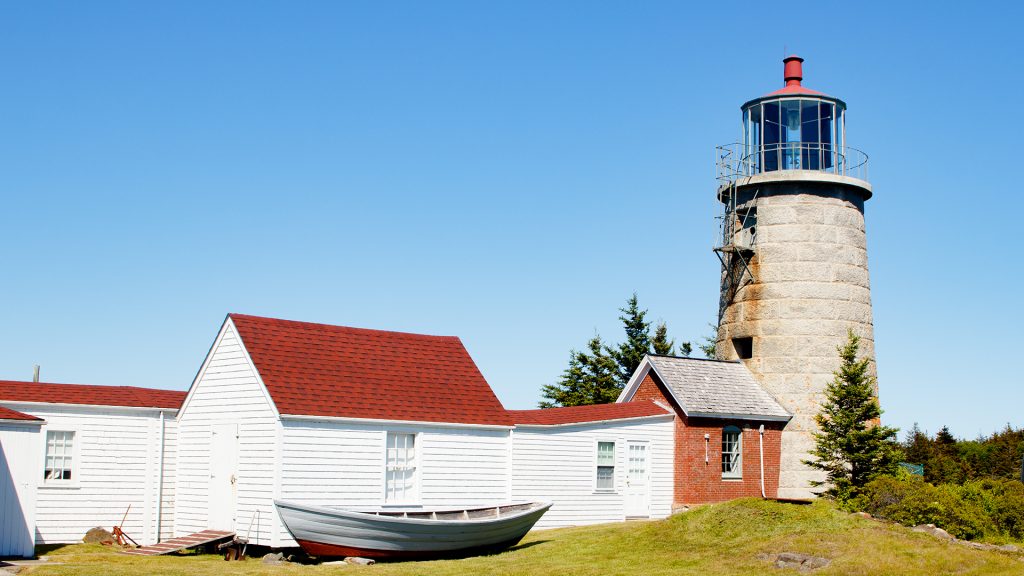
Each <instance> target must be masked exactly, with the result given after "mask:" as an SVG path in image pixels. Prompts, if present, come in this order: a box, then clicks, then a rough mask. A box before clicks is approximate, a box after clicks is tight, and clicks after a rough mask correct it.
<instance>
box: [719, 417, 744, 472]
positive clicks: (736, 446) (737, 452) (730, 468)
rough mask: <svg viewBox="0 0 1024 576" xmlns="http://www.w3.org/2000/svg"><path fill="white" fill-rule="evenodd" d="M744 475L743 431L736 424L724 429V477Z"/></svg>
mask: <svg viewBox="0 0 1024 576" xmlns="http://www.w3.org/2000/svg"><path fill="white" fill-rule="evenodd" d="M742 477H743V431H742V430H740V429H739V428H737V427H735V426H726V427H725V428H724V429H723V430H722V478H742Z"/></svg>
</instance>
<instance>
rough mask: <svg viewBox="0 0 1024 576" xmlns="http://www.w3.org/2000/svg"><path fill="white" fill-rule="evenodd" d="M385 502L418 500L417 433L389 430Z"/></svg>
mask: <svg viewBox="0 0 1024 576" xmlns="http://www.w3.org/2000/svg"><path fill="white" fill-rule="evenodd" d="M386 460H387V464H386V471H385V481H384V502H385V503H389V504H390V503H405V502H415V501H416V435H415V434H405V433H399V432H388V437H387V458H386Z"/></svg>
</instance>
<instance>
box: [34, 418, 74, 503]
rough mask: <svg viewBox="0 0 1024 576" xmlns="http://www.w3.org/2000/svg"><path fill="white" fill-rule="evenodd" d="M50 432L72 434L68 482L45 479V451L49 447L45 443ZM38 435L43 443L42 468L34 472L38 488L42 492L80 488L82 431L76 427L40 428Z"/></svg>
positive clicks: (48, 444) (47, 443)
mask: <svg viewBox="0 0 1024 576" xmlns="http://www.w3.org/2000/svg"><path fill="white" fill-rule="evenodd" d="M50 432H71V433H72V434H74V436H73V437H72V440H71V442H72V444H71V479H70V480H58V479H51V480H47V479H46V451H47V449H49V447H50V443H49V442H48V441H47V435H48V434H49V433H50ZM39 433H40V435H41V436H42V441H43V457H42V466H41V467H40V469H39V470H37V471H36V478H37V481H38V482H39V484H38V487H39V488H40V489H43V490H49V489H53V488H56V489H74V490H77V489H79V488H81V480H82V456H81V454H82V430H81V428H79V427H78V426H55V427H53V428H46V427H44V428H42V429H41V430H40V432H39Z"/></svg>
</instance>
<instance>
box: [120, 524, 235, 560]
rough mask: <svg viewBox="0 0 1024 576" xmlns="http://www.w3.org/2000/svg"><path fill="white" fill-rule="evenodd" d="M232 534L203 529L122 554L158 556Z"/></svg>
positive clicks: (228, 536) (231, 536)
mask: <svg viewBox="0 0 1024 576" xmlns="http://www.w3.org/2000/svg"><path fill="white" fill-rule="evenodd" d="M234 536H235V533H234V532H225V531H223V530H203V531H202V532H196V533H195V534H189V535H188V536H179V537H178V538H171V539H170V540H164V541H163V542H160V543H159V544H153V545H151V546H143V547H142V548H135V549H134V550H125V551H124V552H122V554H134V555H136V556H159V555H161V554H170V553H171V552H177V551H178V550H185V549H186V548H195V547H196V546H202V545H203V544H212V543H213V542H218V541H220V540H227V539H229V538H233V537H234Z"/></svg>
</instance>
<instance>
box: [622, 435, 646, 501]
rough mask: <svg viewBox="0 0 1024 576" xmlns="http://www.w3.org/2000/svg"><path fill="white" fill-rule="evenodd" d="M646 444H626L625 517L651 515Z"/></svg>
mask: <svg viewBox="0 0 1024 576" xmlns="http://www.w3.org/2000/svg"><path fill="white" fill-rule="evenodd" d="M647 456H648V455H647V442H632V441H631V442H627V443H626V493H625V500H626V502H625V506H626V510H625V512H626V516H627V517H631V518H638V517H647V516H650V515H651V504H650V497H649V494H648V493H649V484H650V467H649V466H648V465H647V460H648V458H647Z"/></svg>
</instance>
